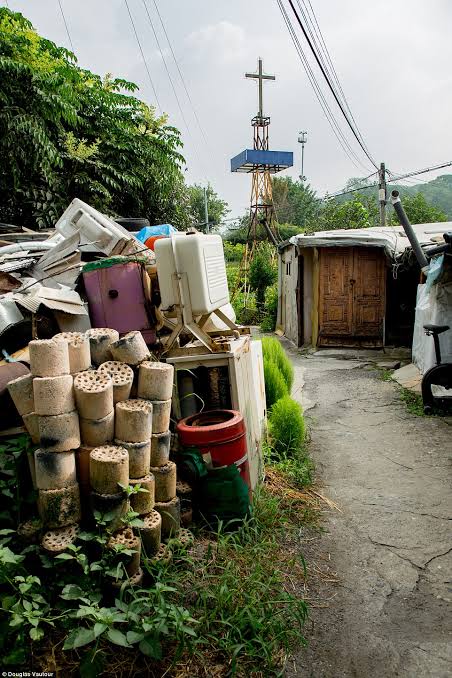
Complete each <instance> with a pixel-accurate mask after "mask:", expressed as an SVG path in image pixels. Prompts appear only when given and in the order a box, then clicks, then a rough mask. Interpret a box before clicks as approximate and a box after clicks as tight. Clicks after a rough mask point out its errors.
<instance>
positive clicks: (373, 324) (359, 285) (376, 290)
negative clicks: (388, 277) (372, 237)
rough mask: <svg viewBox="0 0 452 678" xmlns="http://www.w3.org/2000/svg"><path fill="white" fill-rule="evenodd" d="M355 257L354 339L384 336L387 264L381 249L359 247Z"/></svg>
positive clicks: (356, 249)
mask: <svg viewBox="0 0 452 678" xmlns="http://www.w3.org/2000/svg"><path fill="white" fill-rule="evenodd" d="M354 250H355V251H354V256H353V264H354V265H353V280H354V282H353V283H352V285H353V335H354V336H355V337H375V338H378V337H380V338H382V336H383V318H384V315H385V287H386V285H385V262H384V255H383V253H382V251H381V250H380V249H379V248H377V247H359V248H358V247H356V248H354Z"/></svg>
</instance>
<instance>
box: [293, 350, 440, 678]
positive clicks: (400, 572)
mask: <svg viewBox="0 0 452 678" xmlns="http://www.w3.org/2000/svg"><path fill="white" fill-rule="evenodd" d="M289 353H290V354H291V358H292V359H293V362H294V365H295V371H296V380H295V384H294V390H293V395H294V397H295V398H297V399H299V400H301V401H303V402H304V406H305V408H306V409H307V408H310V409H308V411H307V412H306V416H307V417H309V419H308V421H309V423H310V428H311V433H312V443H311V448H310V449H311V454H312V457H313V459H314V461H315V464H316V469H317V479H318V481H319V483H320V485H321V490H320V491H321V492H322V493H323V494H324V495H326V496H327V497H329V498H330V499H332V500H333V501H334V502H336V504H338V506H339V507H340V509H341V511H342V512H339V511H333V510H332V511H328V513H327V515H326V519H325V524H324V528H325V532H323V533H321V534H320V535H319V536H318V537H317V538H316V539H315V543H314V545H313V544H312V540H309V543H306V557H307V562H308V567H309V565H310V564H312V562H313V561H314V563H316V564H317V563H325V562H328V570H329V571H331V570H334V571H335V572H336V573H337V578H338V583H337V584H334V583H331V579H334V577H325V582H324V583H322V581H320V584H316V585H315V587H314V588H315V591H314V593H313V594H312V596H314V600H313V601H312V602H313V607H312V610H311V623H310V625H309V626H308V628H307V629H306V638H307V640H308V646H307V648H305V649H303V650H302V651H301V652H300V653H299V654H298V655H297V656H296V657H295V658H294V660H293V661H292V662H291V663H290V665H289V667H288V670H287V676H288V677H290V678H296V677H301V676H303V678H309V677H313V678H321V677H325V678H326V677H328V678H341V677H345V676H347V677H349V676H356V677H359V678H361V677H362V678H373V677H375V678H377V677H378V678H385V677H386V676H388V677H389V676H402V677H403V678H424V677H425V678H427V677H429V678H430V677H434V678H443V677H446V676H452V492H451V479H452V463H451V460H452V427H451V426H450V425H448V424H447V423H446V422H445V421H442V420H441V419H439V418H428V417H416V416H415V415H411V414H409V413H408V412H407V410H406V407H405V404H404V403H403V402H401V400H400V397H399V394H398V390H397V386H396V385H395V384H394V383H393V382H387V381H383V380H381V378H379V371H378V369H377V368H376V366H375V362H378V361H381V360H382V359H384V356H383V357H382V356H381V354H380V357H378V358H377V359H375V357H374V356H371V358H370V360H369V358H368V356H366V354H363V355H362V356H361V355H360V354H356V352H355V354H354V355H346V356H345V357H344V356H343V355H341V354H339V355H338V356H337V357H334V356H335V355H336V354H334V353H333V354H331V352H330V354H329V355H328V353H326V354H325V355H324V354H322V352H317V353H316V354H314V355H313V354H308V355H305V356H303V355H300V354H299V353H298V352H297V351H295V350H290V349H289ZM328 579H329V580H330V581H327V580H328ZM312 596H311V599H312Z"/></svg>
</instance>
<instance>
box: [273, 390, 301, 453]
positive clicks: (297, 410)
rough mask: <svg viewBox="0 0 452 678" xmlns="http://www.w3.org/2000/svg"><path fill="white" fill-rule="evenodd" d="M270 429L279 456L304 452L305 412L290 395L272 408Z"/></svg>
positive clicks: (274, 447)
mask: <svg viewBox="0 0 452 678" xmlns="http://www.w3.org/2000/svg"><path fill="white" fill-rule="evenodd" d="M268 429H269V433H270V436H271V441H272V447H273V449H274V450H275V451H276V452H277V453H278V454H281V455H283V456H297V455H299V454H300V453H301V452H302V451H303V448H304V441H305V435H306V433H305V423H304V417H303V410H302V408H301V405H300V404H299V403H297V402H296V401H295V400H292V398H291V397H290V396H289V395H286V396H284V397H282V398H281V399H279V400H278V401H277V402H275V404H274V405H273V407H272V408H271V411H270V416H269V422H268Z"/></svg>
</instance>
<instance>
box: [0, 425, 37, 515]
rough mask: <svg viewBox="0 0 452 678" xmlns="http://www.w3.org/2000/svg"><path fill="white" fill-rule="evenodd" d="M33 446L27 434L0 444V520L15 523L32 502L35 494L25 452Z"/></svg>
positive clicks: (30, 452)
mask: <svg viewBox="0 0 452 678" xmlns="http://www.w3.org/2000/svg"><path fill="white" fill-rule="evenodd" d="M34 449H35V448H34V447H32V445H31V440H30V437H29V436H28V435H21V436H17V437H16V438H12V439H10V440H7V441H6V442H5V443H4V444H0V521H1V523H2V524H3V525H6V524H9V525H16V524H17V523H18V522H19V520H21V517H22V513H23V512H24V510H25V511H26V510H27V507H29V506H30V505H31V504H32V503H34V500H35V496H34V492H33V491H32V488H31V484H30V483H28V484H27V482H26V481H25V479H28V477H29V474H30V472H29V469H28V460H27V454H33V451H34Z"/></svg>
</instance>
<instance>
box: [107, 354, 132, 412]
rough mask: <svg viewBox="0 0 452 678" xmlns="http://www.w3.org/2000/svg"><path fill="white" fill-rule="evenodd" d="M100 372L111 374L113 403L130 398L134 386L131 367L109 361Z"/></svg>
mask: <svg viewBox="0 0 452 678" xmlns="http://www.w3.org/2000/svg"><path fill="white" fill-rule="evenodd" d="M99 372H105V373H106V374H109V375H110V377H111V378H112V381H113V403H114V404H115V405H116V403H120V402H121V401H123V400H127V399H128V398H129V397H130V391H131V390H132V384H133V377H134V374H133V370H132V368H131V367H129V365H125V364H124V363H120V362H117V361H115V360H109V361H108V362H106V363H103V364H102V365H101V366H100V367H99Z"/></svg>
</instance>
